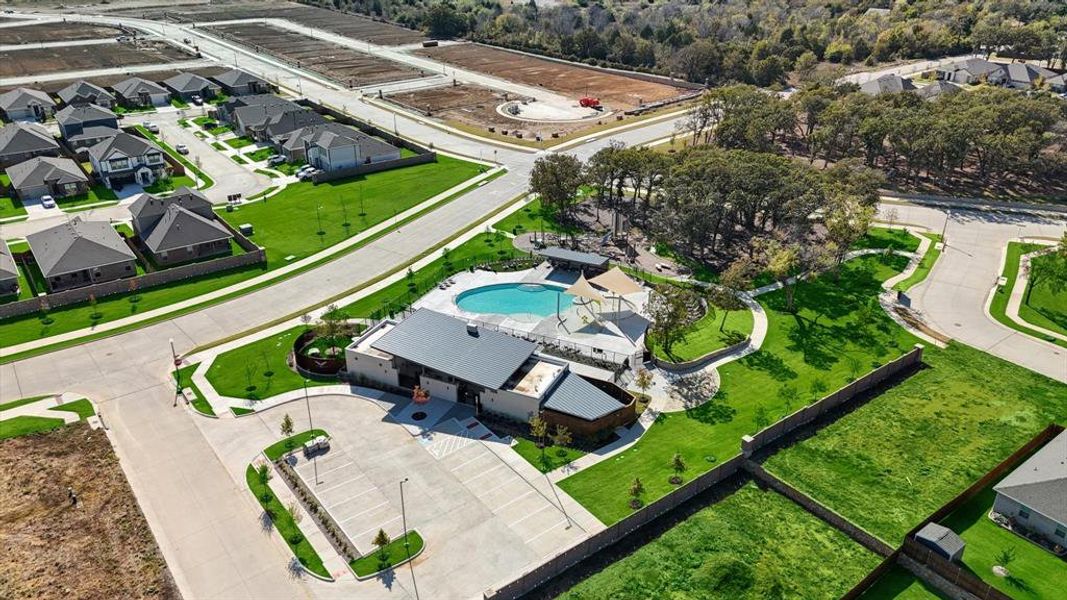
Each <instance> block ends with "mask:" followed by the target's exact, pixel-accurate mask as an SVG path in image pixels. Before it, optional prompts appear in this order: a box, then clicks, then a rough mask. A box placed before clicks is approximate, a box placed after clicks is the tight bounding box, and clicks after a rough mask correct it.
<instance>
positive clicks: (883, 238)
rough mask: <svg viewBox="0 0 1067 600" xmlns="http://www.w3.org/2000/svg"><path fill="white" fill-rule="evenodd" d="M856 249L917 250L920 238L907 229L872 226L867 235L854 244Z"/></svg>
mask: <svg viewBox="0 0 1067 600" xmlns="http://www.w3.org/2000/svg"><path fill="white" fill-rule="evenodd" d="M853 247H854V248H856V249H860V250H862V249H868V248H888V249H891V250H901V251H903V252H915V251H916V250H918V249H919V238H917V237H915V236H914V235H912V233H911V232H910V231H908V230H907V229H896V228H893V229H890V228H888V227H871V228H870V230H868V231H867V235H865V236H863V237H862V238H860V240H859V241H858V242H856V243H855V244H854V245H853Z"/></svg>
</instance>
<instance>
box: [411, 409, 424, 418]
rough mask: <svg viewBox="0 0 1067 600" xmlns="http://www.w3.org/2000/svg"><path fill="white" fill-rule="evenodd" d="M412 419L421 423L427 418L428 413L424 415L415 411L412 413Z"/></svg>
mask: <svg viewBox="0 0 1067 600" xmlns="http://www.w3.org/2000/svg"><path fill="white" fill-rule="evenodd" d="M411 418H412V419H414V420H416V421H421V420H423V419H425V418H426V413H424V412H423V411H421V410H419V411H415V412H413V413H411Z"/></svg>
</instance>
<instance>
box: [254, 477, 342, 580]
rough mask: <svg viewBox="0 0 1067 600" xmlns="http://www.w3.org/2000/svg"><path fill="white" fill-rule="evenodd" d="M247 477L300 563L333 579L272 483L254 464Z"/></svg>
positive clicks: (256, 495)
mask: <svg viewBox="0 0 1067 600" xmlns="http://www.w3.org/2000/svg"><path fill="white" fill-rule="evenodd" d="M268 468H269V467H268ZM268 472H269V471H268ZM245 479H246V481H247V482H248V488H249V489H250V490H252V494H253V495H254V496H255V497H256V500H258V501H259V504H260V506H262V507H263V510H264V512H266V513H267V515H268V516H269V517H270V521H271V523H273V524H274V527H275V529H277V530H278V534H279V535H281V536H282V539H284V540H285V543H286V544H288V545H289V549H290V550H292V551H293V555H295V556H296V558H297V560H299V561H300V564H301V565H303V566H304V568H306V569H307V570H308V571H311V572H312V573H314V574H316V575H320V576H322V577H325V578H327V579H333V578H332V577H331V576H330V572H329V571H327V570H326V566H325V565H323V564H322V558H321V557H320V556H319V553H318V552H316V551H315V548H314V547H312V545H311V542H309V541H308V540H307V538H306V537H304V532H303V531H301V530H300V526H299V525H297V524H296V521H295V520H293V515H292V514H291V513H290V512H289V509H287V508H286V507H285V506H284V505H283V504H282V503H281V502H280V501H279V500H278V498H277V496H275V495H274V492H273V490H271V489H270V483H269V482H264V481H263V480H262V478H261V477H260V475H259V472H257V471H256V468H255V467H254V466H252V465H248V469H247V470H246V471H245Z"/></svg>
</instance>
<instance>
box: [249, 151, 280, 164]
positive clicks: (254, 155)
mask: <svg viewBox="0 0 1067 600" xmlns="http://www.w3.org/2000/svg"><path fill="white" fill-rule="evenodd" d="M272 156H274V148H260V149H259V150H256V151H255V152H249V153H248V154H245V158H246V159H248V160H250V161H252V162H260V161H263V160H267V159H268V158H270V157H272Z"/></svg>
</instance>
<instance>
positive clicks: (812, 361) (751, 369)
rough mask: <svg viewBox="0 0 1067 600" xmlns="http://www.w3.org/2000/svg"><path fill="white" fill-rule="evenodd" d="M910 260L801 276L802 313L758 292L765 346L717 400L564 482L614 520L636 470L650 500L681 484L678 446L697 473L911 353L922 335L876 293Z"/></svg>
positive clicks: (732, 374) (878, 258)
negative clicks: (676, 468)
mask: <svg viewBox="0 0 1067 600" xmlns="http://www.w3.org/2000/svg"><path fill="white" fill-rule="evenodd" d="M907 262H908V259H907V258H905V257H902V256H885V255H873V256H865V257H861V258H857V259H853V260H850V261H848V262H846V263H845V264H843V265H842V266H841V269H840V280H835V279H834V276H833V275H830V274H828V275H825V276H822V277H818V278H815V279H811V280H808V281H804V282H801V283H799V284H798V287H797V290H796V307H797V309H798V310H797V312H796V313H795V314H794V313H790V312H786V310H785V296H784V294H783V292H781V291H776V292H771V293H769V294H765V295H763V296H760V298H759V300H760V302H761V304H762V305H763V308H764V310H765V311H766V313H767V319H768V331H767V337H766V339H765V340H764V343H763V347H762V348H761V349H760V350H759V351H758V352H755V353H753V354H750V355H749V356H746V357H745V358H743V359H741V360H738V361H734V362H731V363H728V364H726V365H724V366H723V367H722V368H720V369H719V375H720V377H721V380H722V385H721V387H720V389H719V391H718V393H716V394H715V396H714V397H713V398H712V399H711V401H709V402H707V403H705V404H703V405H701V406H699V407H697V408H695V409H692V410H690V411H688V412H683V413H673V414H663V415H661V416H660V417H659V418H658V419H657V420H656V423H655V424H654V425H653V426H652V428H651V429H649V431H648V432H647V433H645V435H644V436H643V437H642V438H641V440H640V441H638V442H637V443H636V444H635V445H634V446H632V447H631V448H629V449H628V450H626V451H625V452H622V453H620V454H617V455H616V456H614V457H612V458H611V459H609V460H606V461H603V462H600V463H598V464H596V465H594V466H592V467H589V468H588V469H585V470H583V471H580V472H578V473H576V474H575V475H572V476H571V477H568V478H567V479H564V480H563V481H562V482H560V487H562V488H563V489H564V490H566V491H567V493H569V494H570V495H571V496H572V497H573V498H574V499H576V500H577V501H578V502H580V503H581V504H582V505H583V506H585V507H586V508H587V509H589V510H590V511H591V512H592V513H593V514H594V515H596V517H597V518H599V519H600V520H601V521H603V522H604V523H608V524H610V523H614V522H615V521H617V520H619V519H620V518H622V517H624V516H626V515H628V514H630V513H631V512H632V510H631V509H630V507H629V505H628V496H627V493H628V490H629V486H630V482H632V481H633V479H634V477H640V479H641V481H642V483H643V484H644V486H645V489H646V490H647V491H646V498H645V500H646V502H650V501H652V500H655V499H657V498H659V497H661V496H663V495H664V494H666V493H668V492H670V491H671V490H672V489H674V487H675V486H673V485H671V483H670V482H669V481H668V478H669V477H670V476H671V474H672V470H671V457H672V456H673V455H674V453H675V452H679V453H681V455H682V458H683V459H684V460H685V463H686V465H687V466H688V470H687V471H686V472H685V473H684V474H683V477H684V478H685V479H687V480H688V479H691V478H692V477H695V476H696V475H698V474H700V473H703V472H705V471H707V470H709V469H711V468H712V467H714V466H715V465H717V464H718V463H720V462H722V461H723V460H725V459H728V458H730V457H732V456H734V455H736V454H738V453H739V452H740V450H741V445H740V440H741V436H743V435H745V434H748V433H753V432H755V431H757V430H759V429H761V428H762V427H763V426H764V425H766V424H770V423H772V422H774V421H775V420H777V419H778V418H780V417H782V416H783V415H786V414H789V413H791V412H793V411H794V410H796V409H798V408H800V407H801V406H804V405H806V404H809V403H811V402H812V401H814V400H817V399H819V398H821V397H823V396H824V395H826V394H827V393H828V392H830V391H833V390H836V389H838V388H840V387H841V386H843V385H845V384H846V383H848V382H849V381H851V380H852V379H854V378H855V377H857V376H860V375H863V374H864V373H867V372H868V371H870V370H871V369H872V368H874V367H876V366H878V365H881V364H885V363H886V362H888V361H890V360H893V359H895V358H897V357H899V356H900V355H902V354H904V353H905V352H907V351H908V350H910V349H911V347H912V346H913V344H915V342H917V341H918V340H917V339H916V338H914V337H913V336H911V335H910V334H908V333H907V332H906V331H904V330H903V329H901V328H899V327H897V326H896V324H894V323H893V321H892V320H891V319H890V318H889V317H888V316H887V315H886V314H885V313H884V311H882V309H881V308H880V307H879V306H878V305H877V304H876V302H877V300H876V297H877V295H878V292H879V290H880V286H881V282H883V281H885V280H886V279H888V278H889V277H891V276H893V275H895V274H897V273H899V272H900V270H902V269H903V268H904V267H905V266H906V265H907Z"/></svg>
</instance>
